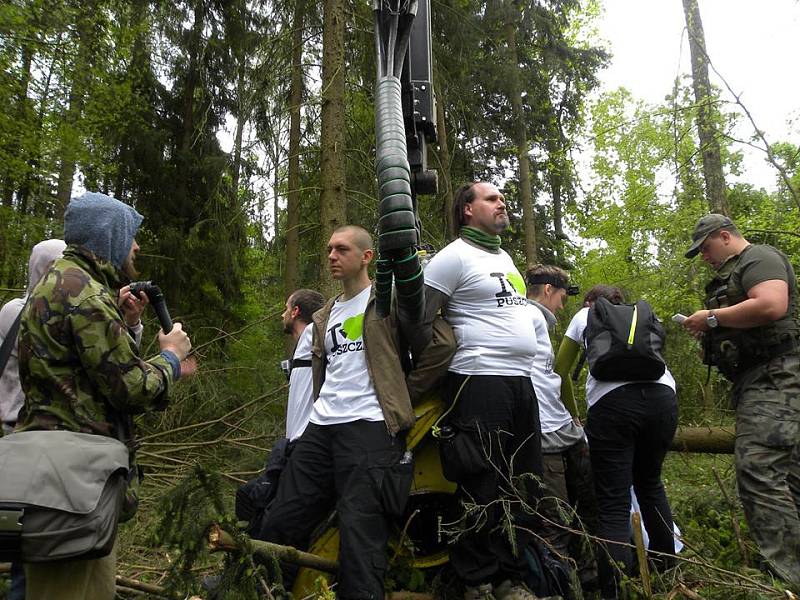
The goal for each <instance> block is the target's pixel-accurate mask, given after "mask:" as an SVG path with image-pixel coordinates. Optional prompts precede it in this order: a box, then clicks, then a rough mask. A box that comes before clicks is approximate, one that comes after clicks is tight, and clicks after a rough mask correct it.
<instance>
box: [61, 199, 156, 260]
mask: <svg viewBox="0 0 800 600" xmlns="http://www.w3.org/2000/svg"><path fill="white" fill-rule="evenodd" d="M143 218H144V217H142V215H140V214H139V213H138V212H136V210H135V209H134V208H133V207H131V206H128V205H127V204H124V203H122V202H120V201H119V200H116V199H114V198H112V197H111V196H107V195H105V194H100V193H97V192H86V193H85V194H83V195H82V196H78V197H77V198H73V199H72V200H71V201H70V203H69V204H68V205H67V210H66V212H65V213H64V241H66V242H67V244H70V245H76V246H83V247H84V248H87V249H88V250H90V251H91V252H92V253H93V254H94V255H95V256H97V258H99V259H101V260H106V261H109V262H110V263H111V264H112V265H114V266H115V267H116V268H117V269H122V265H123V264H124V263H125V259H126V258H127V257H128V253H129V252H130V249H131V244H132V243H133V239H134V237H136V232H137V231H138V230H139V226H140V225H141V224H142V219H143Z"/></svg>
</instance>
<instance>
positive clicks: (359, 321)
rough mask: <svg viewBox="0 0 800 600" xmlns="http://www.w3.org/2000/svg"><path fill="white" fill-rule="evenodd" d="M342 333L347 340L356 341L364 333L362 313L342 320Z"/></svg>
mask: <svg viewBox="0 0 800 600" xmlns="http://www.w3.org/2000/svg"><path fill="white" fill-rule="evenodd" d="M342 331H344V335H345V337H346V338H347V339H348V340H351V341H352V340H357V339H359V338H361V336H362V335H363V333H364V313H361V314H360V315H355V316H353V317H349V318H347V319H345V320H344V323H342Z"/></svg>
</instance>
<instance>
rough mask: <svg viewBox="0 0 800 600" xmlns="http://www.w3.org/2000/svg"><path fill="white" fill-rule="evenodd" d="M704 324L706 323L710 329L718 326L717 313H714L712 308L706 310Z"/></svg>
mask: <svg viewBox="0 0 800 600" xmlns="http://www.w3.org/2000/svg"><path fill="white" fill-rule="evenodd" d="M706 325H708V326H709V327H710V328H711V329H714V328H715V327H719V320H718V319H717V315H715V314H714V311H713V310H710V311H708V316H707V317H706Z"/></svg>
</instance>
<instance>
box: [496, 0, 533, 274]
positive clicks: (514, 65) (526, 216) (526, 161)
mask: <svg viewBox="0 0 800 600" xmlns="http://www.w3.org/2000/svg"><path fill="white" fill-rule="evenodd" d="M504 16H505V24H504V28H505V36H506V44H507V45H508V58H507V64H508V95H509V99H510V100H511V112H512V117H513V119H514V132H515V134H516V135H515V139H514V143H515V144H516V146H517V162H518V163H519V199H520V203H521V204H522V222H523V226H524V227H525V262H526V263H527V266H529V267H530V266H533V265H534V264H536V263H537V262H538V260H539V257H538V252H537V249H536V220H535V218H534V211H533V198H532V196H531V175H530V169H531V167H530V164H531V163H530V158H529V157H528V134H527V127H526V124H525V112H524V110H523V105H522V91H521V85H520V82H519V56H518V55H517V23H518V21H519V12H518V10H517V7H516V5H515V4H513V3H512V2H511V0H505V11H504Z"/></svg>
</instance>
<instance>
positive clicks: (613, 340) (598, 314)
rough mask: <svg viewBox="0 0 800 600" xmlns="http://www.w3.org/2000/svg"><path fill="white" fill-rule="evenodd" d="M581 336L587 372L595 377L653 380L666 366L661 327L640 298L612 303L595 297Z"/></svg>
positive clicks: (600, 379)
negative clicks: (631, 302)
mask: <svg viewBox="0 0 800 600" xmlns="http://www.w3.org/2000/svg"><path fill="white" fill-rule="evenodd" d="M583 337H584V341H585V343H586V351H585V356H586V360H587V361H588V363H589V372H590V373H591V374H592V377H594V378H595V379H597V380H598V381H629V380H635V381H656V380H657V379H659V378H660V377H661V376H662V375H663V374H664V371H665V370H666V368H667V365H666V363H665V362H664V358H663V356H662V355H661V353H662V350H663V348H664V339H665V337H666V334H665V332H664V328H663V327H662V326H661V323H660V322H659V320H658V318H657V317H656V316H655V314H654V313H653V309H652V308H651V307H650V305H649V304H648V303H647V302H645V301H644V300H639V301H638V302H637V303H636V304H612V303H611V302H609V301H608V300H607V299H605V298H603V297H600V298H598V299H597V301H596V302H595V303H594V305H593V306H592V308H591V309H589V315H588V320H587V323H586V330H585V331H584V334H583Z"/></svg>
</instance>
